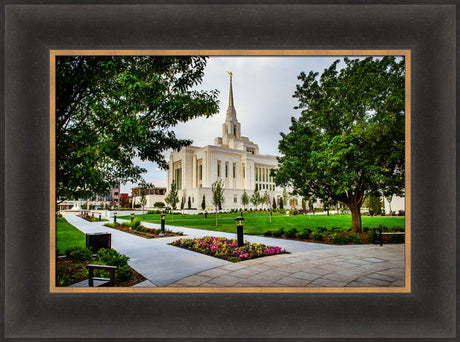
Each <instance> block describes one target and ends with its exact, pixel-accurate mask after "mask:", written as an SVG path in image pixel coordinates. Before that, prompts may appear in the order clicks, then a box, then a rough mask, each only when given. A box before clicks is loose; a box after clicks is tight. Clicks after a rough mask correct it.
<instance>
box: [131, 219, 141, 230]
mask: <svg viewBox="0 0 460 342" xmlns="http://www.w3.org/2000/svg"><path fill="white" fill-rule="evenodd" d="M141 223H142V222H141V220H140V219H139V218H137V217H136V218H135V219H134V220H133V222H131V228H132V229H134V230H137V229H138V228H139V227H140V226H141Z"/></svg>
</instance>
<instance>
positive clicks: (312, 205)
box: [308, 196, 315, 215]
mask: <svg viewBox="0 0 460 342" xmlns="http://www.w3.org/2000/svg"><path fill="white" fill-rule="evenodd" d="M314 203H315V199H314V198H313V197H311V196H310V197H308V208H309V209H310V211H311V212H312V213H313V215H314V214H315V207H314Z"/></svg>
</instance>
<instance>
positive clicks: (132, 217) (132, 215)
mask: <svg viewBox="0 0 460 342" xmlns="http://www.w3.org/2000/svg"><path fill="white" fill-rule="evenodd" d="M133 221H134V213H133V214H131V223H132V222H133Z"/></svg>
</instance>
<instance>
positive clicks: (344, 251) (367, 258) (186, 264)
mask: <svg viewBox="0 0 460 342" xmlns="http://www.w3.org/2000/svg"><path fill="white" fill-rule="evenodd" d="M64 217H65V218H66V220H67V221H68V222H69V223H70V224H72V225H73V226H75V227H77V228H78V229H79V230H81V231H82V232H84V233H96V232H110V233H111V234H112V247H113V248H114V249H116V250H117V251H119V252H120V253H122V254H126V255H128V256H129V257H130V261H129V264H130V266H131V267H132V268H134V269H135V270H136V271H138V272H139V273H141V274H142V275H143V276H144V277H146V278H147V279H148V280H147V281H145V282H143V283H140V284H138V285H137V286H176V287H177V286H180V287H184V286H203V287H209V286H211V287H216V286H341V287H342V286H366V287H368V286H404V245H403V244H402V245H384V246H382V247H381V246H375V245H352V246H334V245H326V244H318V243H309V242H301V241H295V240H285V239H276V238H268V237H263V236H254V235H245V236H244V238H245V240H246V241H249V242H257V243H263V244H265V245H275V246H280V247H282V248H285V249H286V250H287V251H288V252H290V254H282V255H274V256H270V257H263V258H258V259H253V260H247V261H242V262H238V263H232V262H229V261H224V260H220V259H217V258H214V257H211V256H207V255H203V254H200V253H195V252H192V251H188V250H186V249H182V248H178V247H174V246H170V245H168V243H170V242H172V241H174V240H176V239H178V238H179V237H168V238H158V239H145V238H142V237H139V236H136V235H133V234H128V233H124V232H121V231H119V230H116V229H112V228H109V227H104V223H105V222H88V221H86V220H83V219H81V218H79V217H77V216H76V215H75V214H70V213H65V214H64ZM142 224H143V225H144V226H146V227H151V228H159V225H158V224H153V223H144V222H143V223H142ZM166 229H170V230H172V231H176V232H179V231H180V232H183V233H184V234H185V235H186V237H187V238H195V237H202V236H209V235H213V236H222V237H227V238H236V234H232V233H225V232H214V231H208V230H201V229H193V228H185V227H175V226H166Z"/></svg>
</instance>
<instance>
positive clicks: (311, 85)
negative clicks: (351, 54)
mask: <svg viewBox="0 0 460 342" xmlns="http://www.w3.org/2000/svg"><path fill="white" fill-rule="evenodd" d="M338 63H339V61H336V62H334V63H333V64H332V65H331V66H330V67H329V68H328V69H326V70H325V71H324V72H323V73H322V75H321V76H319V74H318V73H315V72H310V73H309V74H308V75H307V74H305V73H304V72H302V73H301V74H300V75H299V77H298V78H299V80H300V81H301V84H300V85H297V90H296V92H295V94H294V97H295V98H297V99H298V101H299V105H298V106H297V107H295V108H296V109H300V110H302V112H301V115H300V117H299V119H295V118H292V119H291V127H290V128H289V129H290V132H289V133H288V134H284V133H281V136H282V139H281V140H280V142H279V151H280V153H281V154H282V157H279V158H278V162H279V168H278V169H277V170H276V171H275V173H276V176H275V182H276V184H277V185H284V186H286V185H289V186H291V187H292V189H293V191H294V193H295V194H299V195H301V196H304V197H310V196H315V197H316V198H319V199H320V200H323V199H325V198H330V199H332V200H335V201H338V202H341V203H343V204H344V205H346V206H347V207H348V208H349V209H350V211H351V215H352V225H351V228H352V232H354V233H360V232H361V231H362V229H361V213H360V208H361V206H362V204H363V201H364V199H365V197H366V196H367V195H368V194H369V193H370V192H372V191H380V192H381V193H383V194H384V195H385V196H388V195H390V194H395V195H403V193H404V174H405V164H404V151H405V149H404V133H405V132H404V121H405V119H404V96H405V94H404V92H405V66H404V59H403V58H396V57H391V56H385V57H382V58H378V59H374V58H372V57H369V58H365V59H355V60H351V59H348V58H345V59H344V64H345V67H344V68H343V69H342V70H337V65H338Z"/></svg>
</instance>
